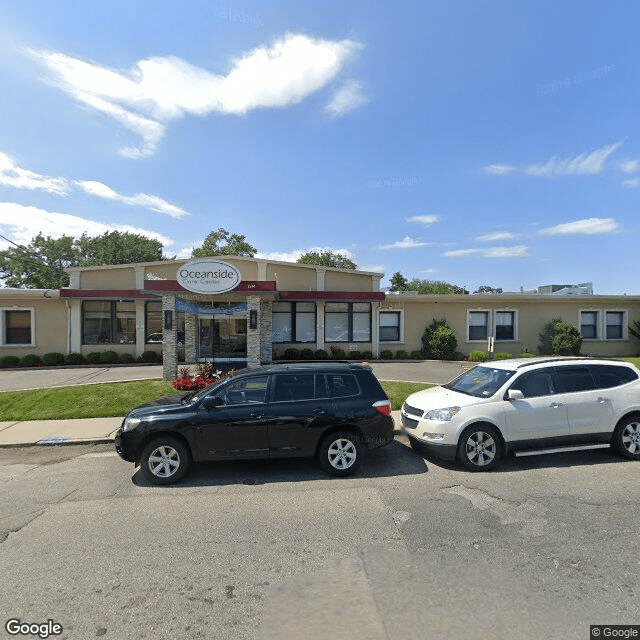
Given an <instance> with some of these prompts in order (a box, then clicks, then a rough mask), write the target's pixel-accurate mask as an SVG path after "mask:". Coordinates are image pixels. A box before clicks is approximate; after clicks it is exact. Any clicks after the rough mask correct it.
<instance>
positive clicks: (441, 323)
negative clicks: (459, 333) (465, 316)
mask: <svg viewBox="0 0 640 640" xmlns="http://www.w3.org/2000/svg"><path fill="white" fill-rule="evenodd" d="M422 345H423V347H424V349H423V352H424V354H425V355H426V356H427V358H432V359H434V360H451V358H452V357H453V354H454V353H455V351H456V348H457V346H458V341H457V339H456V332H455V331H454V330H453V329H452V328H451V327H450V326H449V325H448V324H447V321H446V320H435V319H434V320H433V322H432V323H431V324H430V325H429V326H428V327H427V328H426V329H425V332H424V334H423V335H422Z"/></svg>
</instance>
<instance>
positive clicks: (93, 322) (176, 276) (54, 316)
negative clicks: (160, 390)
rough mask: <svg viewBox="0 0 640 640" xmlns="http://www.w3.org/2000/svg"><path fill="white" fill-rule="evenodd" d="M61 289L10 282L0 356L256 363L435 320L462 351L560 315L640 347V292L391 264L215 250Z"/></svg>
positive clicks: (631, 349)
mask: <svg viewBox="0 0 640 640" xmlns="http://www.w3.org/2000/svg"><path fill="white" fill-rule="evenodd" d="M68 272H69V275H70V286H69V287H68V288H64V289H61V290H50V289H47V290H43V289H8V288H0V356H4V355H16V356H23V355H26V354H31V353H33V354H36V355H40V356H42V355H44V354H45V353H50V352H60V353H64V354H67V353H82V354H83V355H87V354H88V353H90V352H92V351H105V350H113V351H115V352H117V353H118V354H124V353H128V354H130V355H131V356H133V357H138V356H140V355H141V354H142V353H143V352H145V351H148V350H155V351H161V352H162V355H163V365H164V376H165V377H166V378H172V377H174V376H175V375H176V373H177V370H178V366H179V364H180V363H181V362H186V363H195V362H213V363H219V364H221V365H223V364H224V365H227V366H245V365H246V366H257V365H259V364H263V363H268V362H271V361H272V359H273V357H274V356H280V355H282V354H283V353H284V351H285V350H286V349H287V348H289V347H297V348H310V349H313V350H317V349H324V350H326V351H329V350H330V348H331V347H332V346H333V347H336V348H340V349H342V350H344V351H355V350H357V351H360V352H366V351H369V352H371V353H372V354H373V356H374V357H377V356H378V355H379V354H380V353H381V352H382V351H391V352H393V353H395V352H397V351H399V350H403V351H406V352H407V353H411V352H412V351H415V350H419V349H421V347H422V342H421V337H422V334H423V333H424V330H425V328H426V327H427V326H428V325H430V324H431V322H432V321H433V320H434V319H437V320H440V319H445V320H446V321H447V323H448V324H449V325H450V326H452V327H453V329H454V330H455V332H456V337H457V340H458V349H459V351H460V352H462V353H464V354H468V353H469V352H471V351H473V350H482V351H486V350H487V349H488V342H489V339H490V338H493V349H494V350H495V351H504V352H509V353H513V354H516V353H520V352H523V351H529V352H531V353H536V352H537V350H538V343H539V339H538V336H539V334H540V332H541V331H542V329H543V327H544V325H545V324H546V323H547V322H549V320H551V319H552V318H561V319H562V320H566V321H568V322H571V323H573V324H575V325H577V326H578V327H579V329H580V332H581V335H582V337H583V347H582V350H583V352H584V353H590V354H593V355H598V356H627V355H636V354H637V353H638V352H640V342H639V341H638V340H636V339H635V338H634V337H633V336H631V335H630V334H629V330H628V326H629V324H630V323H633V322H634V321H636V320H638V319H640V297H639V296H602V295H545V294H535V293H520V294H519V293H512V294H478V295H415V294H413V293H411V292H405V293H399V294H398V293H385V292H383V291H380V280H381V279H382V274H380V273H374V272H365V271H353V270H348V269H337V268H331V267H322V266H315V265H305V264H297V263H289V262H281V261H275V260H266V259H260V258H244V257H238V256H217V257H212V258H202V259H194V260H189V261H187V260H167V261H161V262H147V263H138V264H125V265H106V266H100V267H82V268H71V269H69V270H68Z"/></svg>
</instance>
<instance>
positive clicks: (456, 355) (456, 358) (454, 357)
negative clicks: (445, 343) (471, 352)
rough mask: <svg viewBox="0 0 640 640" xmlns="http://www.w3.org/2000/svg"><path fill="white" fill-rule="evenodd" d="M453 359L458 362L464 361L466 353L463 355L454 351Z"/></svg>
mask: <svg viewBox="0 0 640 640" xmlns="http://www.w3.org/2000/svg"><path fill="white" fill-rule="evenodd" d="M451 359H452V360H457V361H458V362H459V361H461V360H464V353H462V352H461V351H454V352H453V355H452V356H451Z"/></svg>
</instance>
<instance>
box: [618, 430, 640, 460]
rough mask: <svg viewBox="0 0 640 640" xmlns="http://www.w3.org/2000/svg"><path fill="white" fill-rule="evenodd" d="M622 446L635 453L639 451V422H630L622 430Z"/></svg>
mask: <svg viewBox="0 0 640 640" xmlns="http://www.w3.org/2000/svg"><path fill="white" fill-rule="evenodd" d="M622 446H623V447H624V448H625V449H626V450H627V451H628V452H629V453H632V454H634V455H635V454H637V453H638V452H639V451H640V424H639V423H637V422H630V423H629V424H628V425H627V426H626V427H625V428H624V429H623V430H622Z"/></svg>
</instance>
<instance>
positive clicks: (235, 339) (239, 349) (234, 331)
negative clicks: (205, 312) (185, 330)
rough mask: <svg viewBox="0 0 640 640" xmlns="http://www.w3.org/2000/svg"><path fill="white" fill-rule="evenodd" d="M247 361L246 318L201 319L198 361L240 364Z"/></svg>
mask: <svg viewBox="0 0 640 640" xmlns="http://www.w3.org/2000/svg"><path fill="white" fill-rule="evenodd" d="M246 359H247V319H246V318H229V317H215V318H200V319H199V330H198V360H199V361H200V362H240V361H245V360H246Z"/></svg>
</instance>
